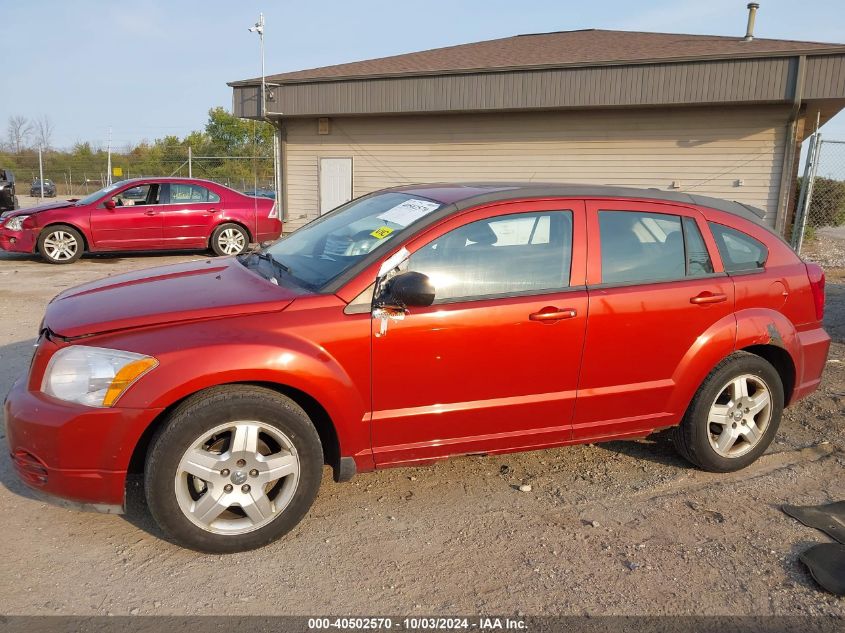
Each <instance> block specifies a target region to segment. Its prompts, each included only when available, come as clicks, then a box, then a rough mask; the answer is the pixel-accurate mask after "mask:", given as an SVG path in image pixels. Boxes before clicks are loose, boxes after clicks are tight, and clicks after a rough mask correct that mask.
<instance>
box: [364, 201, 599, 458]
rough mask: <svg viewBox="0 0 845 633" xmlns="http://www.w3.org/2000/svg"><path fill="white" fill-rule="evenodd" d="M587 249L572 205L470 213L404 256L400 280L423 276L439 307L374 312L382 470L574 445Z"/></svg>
mask: <svg viewBox="0 0 845 633" xmlns="http://www.w3.org/2000/svg"><path fill="white" fill-rule="evenodd" d="M585 247H586V244H585V220H584V209H583V202H581V201H571V200H564V201H560V202H555V203H551V202H548V201H546V202H531V203H512V204H508V205H500V206H497V207H495V208H486V209H480V210H476V211H472V212H470V213H469V214H465V215H463V216H458V217H455V218H452V219H450V220H448V221H447V222H445V223H444V224H443V225H441V226H439V227H437V228H436V229H433V230H432V231H431V232H429V233H428V234H426V235H423V236H420V237H418V238H416V239H415V240H413V241H412V242H411V243H410V244H409V245H408V250H409V251H410V252H411V255H410V257H409V258H408V259H407V260H406V262H407V263H406V264H404V265H401V266H400V267H399V270H403V269H404V270H410V271H418V272H421V273H424V274H425V275H427V276H428V277H429V278H430V280H431V282H432V283H433V285H434V287H435V300H434V303H433V304H432V305H431V306H429V307H425V308H409V309H408V310H407V314H404V315H402V314H400V315H399V316H401V317H402V318H401V319H396V318H389V317H384V318H382V316H381V315H382V313H379V312H374V318H373V322H372V359H373V360H372V403H373V412H372V437H373V453H374V458H375V461H376V464H377V465H384V464H391V463H394V464H395V463H402V462H410V461H419V460H426V459H432V458H438V457H444V456H448V455H457V454H465V453H474V452H479V453H484V452H494V451H498V450H508V449H517V448H522V449H527V448H531V447H540V446H552V445H556V444H562V443H566V442H567V441H569V439H570V436H571V420H572V413H573V405H574V402H575V390H576V387H577V381H578V371H579V365H580V359H581V350H582V345H583V339H584V330H585V325H586V318H587V293H586V290H585V287H584V278H585V265H586V264H585V262H586V249H585ZM383 285H384V284H382V286H383ZM377 295H378V290H377ZM377 303H378V296H377V297H376V304H377Z"/></svg>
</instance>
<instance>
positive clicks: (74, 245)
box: [38, 224, 85, 264]
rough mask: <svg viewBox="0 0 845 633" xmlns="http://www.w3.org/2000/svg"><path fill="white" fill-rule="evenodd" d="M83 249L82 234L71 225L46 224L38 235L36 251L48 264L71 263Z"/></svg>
mask: <svg viewBox="0 0 845 633" xmlns="http://www.w3.org/2000/svg"><path fill="white" fill-rule="evenodd" d="M84 250H85V240H83V239H82V234H81V233H80V232H79V231H77V230H76V229H75V228H73V227H71V226H67V225H64V224H56V225H54V226H48V227H47V228H45V229H43V230H42V231H41V233H40V234H39V236H38V252H39V253H40V254H41V257H43V258H44V260H45V261H47V262H49V263H50V264H72V263H73V262H75V261H76V260H77V259H79V258H80V257H82V252H83V251H84Z"/></svg>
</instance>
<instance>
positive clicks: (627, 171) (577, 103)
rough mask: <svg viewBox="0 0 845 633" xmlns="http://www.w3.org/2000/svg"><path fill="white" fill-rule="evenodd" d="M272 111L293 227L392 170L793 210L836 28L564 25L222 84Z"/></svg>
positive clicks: (245, 109) (387, 178)
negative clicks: (765, 35)
mask: <svg viewBox="0 0 845 633" xmlns="http://www.w3.org/2000/svg"><path fill="white" fill-rule="evenodd" d="M230 85H231V86H232V87H233V90H234V96H233V99H234V111H235V113H236V114H237V115H238V116H242V117H248V118H261V117H262V116H263V117H266V118H267V119H268V120H270V121H271V122H273V123H274V124H275V125H276V126H277V129H278V150H279V156H280V160H279V166H280V174H279V179H278V180H279V182H280V187H279V188H280V191H279V196H280V198H281V200H282V203H283V209H284V213H285V220H286V228H287V230H294V229H296V228H299V227H300V226H302V225H303V224H305V223H306V222H308V221H309V220H311V219H313V218H315V217H317V216H319V215H320V214H321V213H324V212H326V211H328V210H330V209H332V208H334V207H336V206H338V205H339V204H342V203H343V202H346V201H347V200H349V199H351V198H353V197H357V196H360V195H363V194H366V193H368V192H370V191H373V190H376V189H380V188H383V187H389V186H394V185H399V184H407V183H415V182H437V181H535V182H538V181H539V182H575V183H590V184H609V185H626V186H632V187H652V188H657V189H662V190H670V191H672V190H674V191H689V192H693V193H699V194H706V195H711V196H716V197H720V198H726V199H729V200H737V201H740V202H743V203H746V204H751V205H754V206H757V207H761V208H762V209H764V210H765V211H766V214H767V215H766V220H767V221H768V223H769V224H771V225H772V226H774V227H777V228H778V229H779V230H781V231H784V230H785V229H786V227H788V225H789V222H790V219H791V218H790V211H791V209H792V207H793V197H794V193H795V192H794V188H795V187H794V182H795V176H796V171H797V167H798V152H799V149H800V144H801V142H802V141H803V139H804V137H805V136H806V135H807V134H809V133H810V132H811V131H812V129H811V128H812V127H814V126H815V122H816V120H817V118H818V120H819V121H820V123H822V124H823V123H824V122H825V121H827V120H828V119H829V118H830V117H832V116H833V115H834V114H836V113H837V112H838V111H839V110H840V109H842V107H843V106H845V46H843V45H838V44H820V43H813V42H793V41H782V40H765V39H752V40H745V39H743V38H729V37H715V36H695V35H673V34H661V33H634V32H620V31H600V30H588V31H569V32H560V33H546V34H537V35H523V36H517V37H512V38H505V39H501V40H493V41H488V42H479V43H474V44H465V45H461V46H453V47H448V48H442V49H435V50H430V51H423V52H419V53H411V54H407V55H398V56H394V57H387V58H382V59H375V60H368V61H362V62H354V63H350V64H341V65H338V66H329V67H325V68H317V69H313V70H303V71H298V72H292V73H285V74H281V75H274V76H270V77H267V78H266V84H265V97H264V102H265V106H264V107H263V108H262V103H261V102H262V99H261V80H260V79H250V80H244V81H238V82H233V83H232V84H230Z"/></svg>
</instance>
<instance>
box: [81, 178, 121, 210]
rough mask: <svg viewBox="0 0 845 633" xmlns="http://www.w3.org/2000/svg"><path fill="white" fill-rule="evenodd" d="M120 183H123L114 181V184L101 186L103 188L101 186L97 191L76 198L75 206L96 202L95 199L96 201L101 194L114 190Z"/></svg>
mask: <svg viewBox="0 0 845 633" xmlns="http://www.w3.org/2000/svg"><path fill="white" fill-rule="evenodd" d="M122 184H123V183H120V182H116V183H115V184H113V185H109V186H108V187H103V188H102V189H100V190H99V191H95V192H94V193H91V194H88V195H87V196H85V197H84V198H80V199H79V200H77V201H76V206H77V207H82V206H85V205H86V204H91V203H92V202H96V201H97V200H99V199H100V198H101V197H102V196H104V195H106V194H107V193H109V192H110V191H114V190H115V189H117V188H118V187H120V185H122Z"/></svg>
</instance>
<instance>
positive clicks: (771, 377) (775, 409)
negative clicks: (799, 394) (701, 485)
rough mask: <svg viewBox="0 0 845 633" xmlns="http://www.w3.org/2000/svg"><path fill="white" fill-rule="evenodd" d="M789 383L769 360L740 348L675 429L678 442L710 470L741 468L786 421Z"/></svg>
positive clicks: (708, 382)
mask: <svg viewBox="0 0 845 633" xmlns="http://www.w3.org/2000/svg"><path fill="white" fill-rule="evenodd" d="M783 400H784V394H783V384H782V382H781V379H780V376H779V375H778V373H777V371H775V368H774V367H772V366H771V364H769V363H768V362H767V361H766V360H764V359H762V358H760V357H759V356H756V355H754V354H749V353H748V352H737V353H735V354H732V355H731V356H729V357H728V358H726V359H725V360H723V361H722V362H721V363H719V364H718V365H717V366H716V367H715V368H714V369H713V371H711V372H710V375H708V376H707V378H706V379H705V380H704V382H703V383H702V385H701V387H700V388H699V390H698V392H697V393H696V394H695V397H694V398H693V400H692V402H691V403H690V406H689V408H688V410H687V413H686V415H685V416H684V419H683V420H682V421H681V424H680V426H678V427H677V428H676V429H675V431H674V437H673V439H674V441H675V446H676V447H677V448H678V451H679V452H680V453H681V455H683V456H684V457H685V458H686V459H688V460H689V461H691V462H692V463H693V464H695V465H696V466H699V467H700V468H702V469H704V470H709V471H713V472H730V471H734V470H740V469H742V468H745V467H746V466H748V465H749V464H751V463H752V462H753V461H754V460H756V459H757V458H758V457H759V456H760V455H762V454H763V453H764V452H765V451H766V449H767V448H768V446H769V444H771V442H772V439H774V436H775V433H777V429H778V426H779V424H780V418H781V414H782V413H783Z"/></svg>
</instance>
